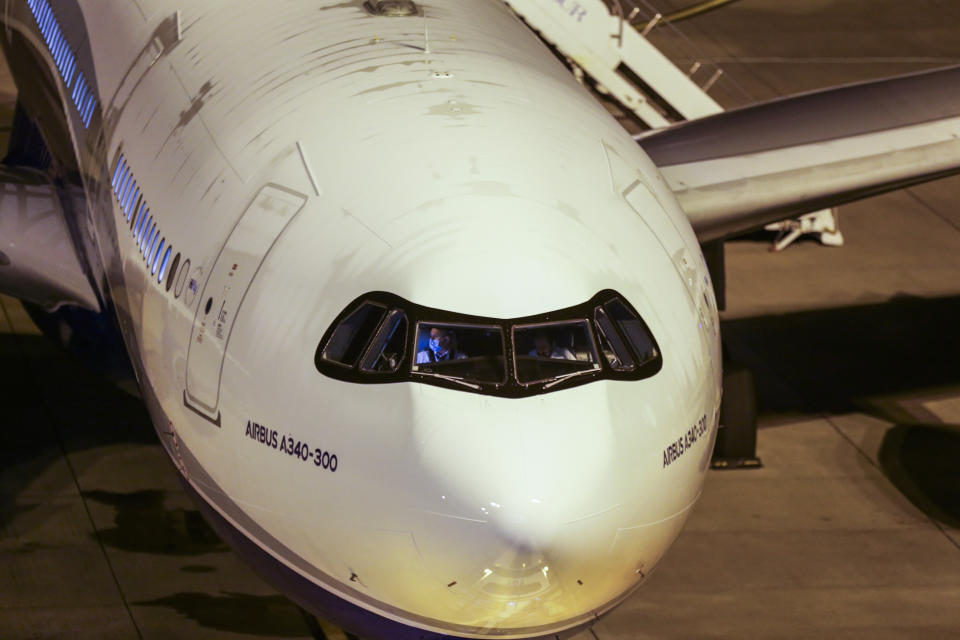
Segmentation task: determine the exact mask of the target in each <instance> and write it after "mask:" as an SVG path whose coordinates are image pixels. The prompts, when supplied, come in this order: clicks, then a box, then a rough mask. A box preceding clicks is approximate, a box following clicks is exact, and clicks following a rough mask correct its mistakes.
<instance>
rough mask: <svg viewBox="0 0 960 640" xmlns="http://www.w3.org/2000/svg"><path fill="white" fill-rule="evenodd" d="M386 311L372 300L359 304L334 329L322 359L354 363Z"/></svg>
mask: <svg viewBox="0 0 960 640" xmlns="http://www.w3.org/2000/svg"><path fill="white" fill-rule="evenodd" d="M386 312H387V308H386V307H384V306H382V305H379V304H376V303H374V302H364V303H363V304H361V305H360V306H359V307H358V308H357V310H356V311H354V312H353V313H351V314H350V315H348V316H347V317H346V318H344V320H343V321H341V322H340V324H338V325H337V328H336V329H334V331H333V335H332V336H330V340H328V341H327V346H326V347H324V349H323V355H322V357H323V359H324V360H329V361H330V362H335V363H337V364H339V365H343V366H347V367H352V366H353V365H355V364H356V363H357V358H359V357H360V354H361V353H363V348H364V347H365V346H366V345H367V341H369V340H370V336H371V335H373V332H374V331H376V330H377V327H378V326H379V325H380V321H381V320H383V316H384V314H385V313H386Z"/></svg>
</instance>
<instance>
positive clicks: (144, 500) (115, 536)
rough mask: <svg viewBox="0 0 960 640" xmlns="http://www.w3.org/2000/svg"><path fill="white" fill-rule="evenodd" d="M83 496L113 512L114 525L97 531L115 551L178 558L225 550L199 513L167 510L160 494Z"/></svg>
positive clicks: (108, 493)
mask: <svg viewBox="0 0 960 640" xmlns="http://www.w3.org/2000/svg"><path fill="white" fill-rule="evenodd" d="M83 497H85V498H87V499H88V500H93V501H94V502H99V503H100V504H105V505H109V506H111V507H113V508H114V509H116V516H115V517H114V524H115V526H114V527H113V528H112V529H104V530H102V531H100V532H99V538H100V540H101V541H102V542H103V543H104V544H106V545H108V546H111V547H114V548H116V549H121V550H123V551H133V552H137V553H152V554H158V555H179V556H191V555H203V554H206V553H215V552H226V551H229V547H227V545H226V544H224V543H223V542H222V541H221V540H220V538H219V537H217V534H216V533H214V531H213V529H212V528H210V525H208V524H207V522H206V520H204V519H203V516H201V515H200V512H199V511H197V510H193V509H191V510H187V509H179V508H178V509H167V508H166V507H165V506H164V500H165V499H166V492H164V491H159V490H153V489H149V490H145V491H134V492H132V493H114V492H111V491H84V492H83Z"/></svg>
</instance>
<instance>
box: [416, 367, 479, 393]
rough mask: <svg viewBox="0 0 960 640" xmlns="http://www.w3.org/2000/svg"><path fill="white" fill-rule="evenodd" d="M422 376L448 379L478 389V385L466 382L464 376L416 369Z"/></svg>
mask: <svg viewBox="0 0 960 640" xmlns="http://www.w3.org/2000/svg"><path fill="white" fill-rule="evenodd" d="M417 373H419V374H420V375H422V376H430V377H431V378H440V379H441V380H449V381H450V382H456V383H457V384H462V385H463V386H465V387H470V388H471V389H479V388H480V385H478V384H474V383H472V382H467V381H466V380H465V379H464V378H461V377H459V376H447V375H444V374H442V373H430V372H428V371H417Z"/></svg>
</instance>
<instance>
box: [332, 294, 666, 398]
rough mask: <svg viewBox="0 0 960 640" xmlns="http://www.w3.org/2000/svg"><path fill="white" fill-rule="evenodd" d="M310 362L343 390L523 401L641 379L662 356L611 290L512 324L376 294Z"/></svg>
mask: <svg viewBox="0 0 960 640" xmlns="http://www.w3.org/2000/svg"><path fill="white" fill-rule="evenodd" d="M411 328H412V329H413V330H412V331H410V329H411ZM314 362H315V364H316V367H317V370H318V371H320V372H321V373H323V374H324V375H327V376H329V377H331V378H336V379H338V380H343V381H346V382H355V383H361V384H382V383H390V382H419V383H424V384H432V385H437V386H442V387H448V388H451V389H460V390H466V391H473V392H476V393H486V394H491V395H499V396H506V397H522V396H527V395H533V394H537V393H546V392H548V391H553V390H554V389H564V388H569V387H572V386H577V385H581V384H586V383H588V382H592V381H594V380H601V379H612V380H640V379H643V378H648V377H650V376H652V375H655V374H656V373H657V372H658V371H660V368H661V367H662V366H663V357H662V355H661V354H660V349H659V347H658V346H657V343H656V340H654V338H653V334H651V333H650V330H649V328H648V327H647V325H646V323H645V322H644V321H643V320H642V319H641V318H640V315H639V314H638V313H637V312H636V310H634V309H633V307H632V306H630V304H629V303H627V302H626V300H625V299H624V298H623V297H622V296H620V295H619V294H618V293H616V292H615V291H610V290H606V291H601V292H600V293H598V294H597V295H595V296H594V297H593V298H591V299H590V300H587V301H586V302H584V303H582V304H579V305H576V306H573V307H568V308H566V309H559V310H555V311H550V312H547V313H543V314H540V315H536V316H527V317H524V318H514V319H501V318H485V317H482V316H471V315H466V314H461V313H456V312H453V311H445V310H441V309H433V308H429V307H422V306H420V305H417V304H414V303H412V302H410V301H408V300H404V299H403V298H401V297H399V296H396V295H393V294H390V293H385V292H382V291H376V292H371V293H368V294H365V295H363V296H361V297H359V298H357V299H356V300H354V301H353V302H352V303H350V304H349V305H348V306H347V307H346V308H345V309H344V310H343V311H342V312H341V313H340V314H339V316H338V317H337V319H336V320H334V322H333V324H332V325H331V326H330V328H329V329H328V330H327V332H326V334H325V335H324V337H323V339H322V340H321V341H320V344H319V345H318V346H317V352H316V355H315V356H314Z"/></svg>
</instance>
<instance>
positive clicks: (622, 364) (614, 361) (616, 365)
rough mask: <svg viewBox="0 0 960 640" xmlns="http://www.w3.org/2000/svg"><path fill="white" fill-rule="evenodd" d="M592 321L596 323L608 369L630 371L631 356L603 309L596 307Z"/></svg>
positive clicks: (631, 366) (632, 366)
mask: <svg viewBox="0 0 960 640" xmlns="http://www.w3.org/2000/svg"><path fill="white" fill-rule="evenodd" d="M594 321H595V322H596V323H597V331H598V332H599V334H600V335H599V338H600V349H601V350H602V351H603V355H604V357H605V358H606V359H607V364H609V365H610V368H611V369H613V370H614V371H632V370H633V368H634V364H633V356H631V355H630V351H629V350H628V349H627V345H625V344H624V343H623V339H622V338H621V337H620V334H619V333H617V330H616V328H614V326H613V323H612V322H611V321H610V318H609V317H608V316H607V312H606V311H604V309H603V307H597V308H596V310H595V311H594Z"/></svg>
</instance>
